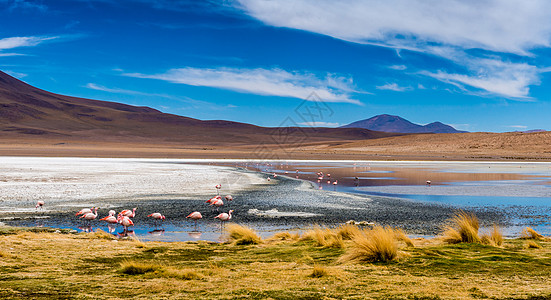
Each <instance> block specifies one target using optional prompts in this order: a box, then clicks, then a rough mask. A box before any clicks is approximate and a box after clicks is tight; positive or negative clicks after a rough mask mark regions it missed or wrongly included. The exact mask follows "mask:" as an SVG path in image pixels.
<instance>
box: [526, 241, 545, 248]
mask: <svg viewBox="0 0 551 300" xmlns="http://www.w3.org/2000/svg"><path fill="white" fill-rule="evenodd" d="M524 248H526V249H541V248H543V247H542V246H541V245H540V244H538V243H536V242H535V241H531V240H530V241H527V242H526V243H525V244H524Z"/></svg>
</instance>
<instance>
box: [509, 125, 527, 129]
mask: <svg viewBox="0 0 551 300" xmlns="http://www.w3.org/2000/svg"><path fill="white" fill-rule="evenodd" d="M505 127H510V128H516V129H526V128H528V126H525V125H508V126H505Z"/></svg>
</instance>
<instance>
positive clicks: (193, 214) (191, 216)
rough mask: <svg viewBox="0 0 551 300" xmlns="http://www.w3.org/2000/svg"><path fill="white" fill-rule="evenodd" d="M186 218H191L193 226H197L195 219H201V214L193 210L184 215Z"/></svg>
mask: <svg viewBox="0 0 551 300" xmlns="http://www.w3.org/2000/svg"><path fill="white" fill-rule="evenodd" d="M187 218H190V219H193V221H195V228H197V220H200V219H202V218H203V216H202V215H201V213H200V212H198V211H194V212H192V213H191V214H189V215H188V216H187V217H186V219H187Z"/></svg>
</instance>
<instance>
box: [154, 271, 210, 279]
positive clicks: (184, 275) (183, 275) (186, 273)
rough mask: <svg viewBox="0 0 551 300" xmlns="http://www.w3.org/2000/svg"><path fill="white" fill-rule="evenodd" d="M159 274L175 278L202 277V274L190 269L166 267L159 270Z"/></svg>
mask: <svg viewBox="0 0 551 300" xmlns="http://www.w3.org/2000/svg"><path fill="white" fill-rule="evenodd" d="M161 274H162V275H163V277H167V278H176V279H180V280H194V279H202V278H203V275H201V274H200V273H198V272H196V271H195V270H191V269H175V268H166V269H163V270H162V271H161Z"/></svg>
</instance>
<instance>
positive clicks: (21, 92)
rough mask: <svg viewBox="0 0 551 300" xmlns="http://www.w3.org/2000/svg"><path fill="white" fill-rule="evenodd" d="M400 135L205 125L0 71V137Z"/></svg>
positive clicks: (307, 138) (224, 141) (225, 139)
mask: <svg viewBox="0 0 551 300" xmlns="http://www.w3.org/2000/svg"><path fill="white" fill-rule="evenodd" d="M392 135H396V134H389V133H383V132H376V131H371V130H366V129H359V128H302V127H289V128H268V127H259V126H254V125H250V124H245V123H238V122H231V121H222V120H214V121H202V120H197V119H193V118H187V117H183V116H178V115H172V114H167V113H162V112H160V111H158V110H155V109H153V108H149V107H138V106H132V105H126V104H121V103H115V102H107V101H98V100H90V99H83V98H76V97H70V96H63V95H58V94H54V93H50V92H47V91H44V90H41V89H38V88H35V87H33V86H31V85H28V84H26V83H24V82H22V81H20V80H18V79H15V78H13V77H11V76H9V75H7V74H6V73H3V72H1V71H0V137H2V138H4V140H6V139H8V138H12V139H18V138H25V139H29V138H41V139H42V140H56V141H73V140H79V141H99V142H134V143H139V142H142V141H143V142H147V143H150V144H155V143H157V142H161V143H178V144H180V143H182V144H185V145H228V144H231V145H236V146H239V145H242V146H247V145H248V146H254V145H258V144H272V145H273V144H275V145H277V144H279V145H284V146H301V145H303V144H307V143H319V142H332V141H333V142H335V141H353V140H362V139H372V138H380V137H388V136H392Z"/></svg>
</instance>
